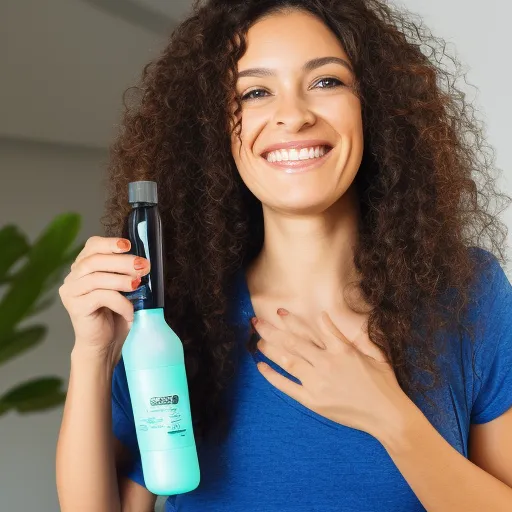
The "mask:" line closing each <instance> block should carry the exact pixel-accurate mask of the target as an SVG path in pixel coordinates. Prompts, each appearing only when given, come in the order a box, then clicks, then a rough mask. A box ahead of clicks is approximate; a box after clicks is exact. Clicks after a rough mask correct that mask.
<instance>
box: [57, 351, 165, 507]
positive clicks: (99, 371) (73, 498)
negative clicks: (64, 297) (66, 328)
mask: <svg viewBox="0 0 512 512" xmlns="http://www.w3.org/2000/svg"><path fill="white" fill-rule="evenodd" d="M111 379H112V363H111V362H110V361H109V360H106V359H105V358H102V357H99V356H98V354H97V352H95V351H91V352H87V351H86V350H77V349H75V350H73V353H72V355H71V375H70V381H69V390H68V396H67V399H66V404H65V407H64V416H63V420H62V426H61V430H60V435H59V440H58V443H57V490H58V495H59V501H60V506H61V510H62V512H81V511H83V512H90V511H91V510H94V511H95V512H132V511H137V512H146V511H147V512H152V511H153V510H154V506H155V501H156V497H155V495H153V494H152V493H150V492H149V491H148V490H147V489H145V488H143V487H141V486H140V485H138V484H136V483H135V482H132V481H131V480H128V479H126V478H121V479H119V482H118V479H117V475H116V465H117V467H119V466H120V465H121V464H122V462H123V460H126V458H127V456H128V455H127V451H126V450H125V449H124V448H123V446H122V445H121V443H119V441H117V440H115V439H114V438H113V435H112V416H111V414H112V411H111Z"/></svg>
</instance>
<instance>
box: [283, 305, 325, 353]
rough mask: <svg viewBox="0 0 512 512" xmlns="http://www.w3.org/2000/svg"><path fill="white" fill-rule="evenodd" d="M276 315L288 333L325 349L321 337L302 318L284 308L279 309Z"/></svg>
mask: <svg viewBox="0 0 512 512" xmlns="http://www.w3.org/2000/svg"><path fill="white" fill-rule="evenodd" d="M277 314H278V315H279V316H280V318H281V320H282V321H283V323H284V324H285V325H286V327H287V329H288V330H289V331H290V332H292V333H293V334H295V335H297V336H299V337H300V338H304V339H307V340H311V341H312V342H313V343H314V344H315V345H317V346H318V347H319V348H322V349H325V343H324V342H323V341H322V339H321V336H319V335H318V334H317V332H316V331H315V329H313V328H312V327H311V326H309V325H308V324H307V323H306V322H305V321H304V320H303V319H302V318H300V317H299V316H297V315H295V314H294V313H291V312H290V311H288V310H287V309H284V308H279V309H278V310H277Z"/></svg>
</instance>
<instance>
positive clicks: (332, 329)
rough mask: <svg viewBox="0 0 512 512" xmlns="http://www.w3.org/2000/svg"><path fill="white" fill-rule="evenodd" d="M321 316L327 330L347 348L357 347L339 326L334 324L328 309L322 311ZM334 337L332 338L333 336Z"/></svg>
mask: <svg viewBox="0 0 512 512" xmlns="http://www.w3.org/2000/svg"><path fill="white" fill-rule="evenodd" d="M321 318H322V321H323V325H324V326H325V328H326V330H327V332H328V333H329V334H330V335H331V336H332V337H334V338H336V340H339V341H338V344H339V342H340V341H341V342H342V343H343V344H344V345H345V346H346V347H347V348H349V347H351V348H356V347H355V346H354V344H353V343H352V342H351V341H350V340H349V339H348V338H347V337H346V336H345V335H344V334H343V333H342V332H341V331H340V330H339V329H338V327H337V326H336V325H335V324H334V322H333V321H332V319H331V317H330V316H329V314H328V313H327V311H322V314H321ZM331 339H332V338H331ZM331 346H332V345H331Z"/></svg>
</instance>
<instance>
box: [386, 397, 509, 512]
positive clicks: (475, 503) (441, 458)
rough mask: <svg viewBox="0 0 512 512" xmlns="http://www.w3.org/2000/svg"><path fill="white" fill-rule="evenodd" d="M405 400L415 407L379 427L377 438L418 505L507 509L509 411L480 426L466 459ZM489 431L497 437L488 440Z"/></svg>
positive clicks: (433, 510) (438, 510)
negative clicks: (379, 431)
mask: <svg viewBox="0 0 512 512" xmlns="http://www.w3.org/2000/svg"><path fill="white" fill-rule="evenodd" d="M410 403H411V407H414V408H415V410H416V412H412V413H408V412H406V411H407V409H404V414H403V415H399V416H398V417H399V418H400V417H401V419H399V420H398V421H397V422H396V423H394V426H392V427H391V428H387V429H386V428H385V429H384V430H387V433H384V432H382V436H381V437H380V439H379V440H380V441H381V442H382V444H383V445H384V447H385V448H386V450H387V451H388V453H389V455H390V456H391V458H392V459H393V462H394V463H395V464H396V466H397V468H398V469H399V471H400V472H401V473H402V475H403V476H404V478H405V479H406V480H407V482H408V483H409V485H410V486H411V488H412V490H413V491H414V492H415V494H416V496H417V497H418V499H419V500H420V501H421V503H422V504H423V506H424V507H425V508H426V509H427V510H428V511H429V512H452V511H455V510H464V511H465V512H481V511H483V510H485V511H486V512H508V511H510V510H512V487H510V484H511V483H512V465H511V464H510V463H509V462H508V461H509V460H510V456H511V454H512V444H511V443H510V441H511V440H512V437H511V436H510V434H508V432H510V428H511V427H512V415H511V413H510V412H509V413H506V414H504V415H502V416H501V417H500V418H498V419H496V420H494V422H496V423H495V425H494V427H489V426H488V427H486V428H480V436H479V439H474V440H473V441H472V444H471V451H472V452H473V453H472V457H471V458H472V460H468V459H466V458H465V457H464V456H463V455H461V454H460V453H459V452H458V451H457V450H455V448H453V447H452V446H450V445H449V444H448V442H447V441H445V439H443V437H442V436H441V435H440V434H439V433H438V432H437V430H436V429H435V428H434V427H433V426H432V425H431V424H430V422H429V421H428V419H427V418H426V417H425V416H424V415H423V414H422V413H421V411H420V410H419V409H416V406H415V405H414V404H412V402H410ZM494 422H491V423H494ZM397 425H400V427H398V428H397ZM390 426H391V425H390ZM486 432H487V434H486ZM491 433H492V434H497V435H500V437H499V438H496V439H493V440H491V439H489V434H491ZM473 434H474V431H473ZM498 447H499V448H498ZM478 463H480V464H482V466H483V468H481V467H479V466H478V465H477V464H478Z"/></svg>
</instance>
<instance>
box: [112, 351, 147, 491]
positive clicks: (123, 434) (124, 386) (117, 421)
mask: <svg viewBox="0 0 512 512" xmlns="http://www.w3.org/2000/svg"><path fill="white" fill-rule="evenodd" d="M112 430H113V432H114V436H115V437H116V438H117V439H119V441H121V443H122V444H123V445H124V446H125V447H126V448H128V450H129V451H130V454H131V462H130V463H129V464H128V465H127V466H126V467H124V468H123V471H122V474H123V475H125V476H127V477H128V478H130V480H133V481H134V482H137V483H138V484H140V485H142V486H144V487H145V486H146V485H145V483H144V475H143V474H142V463H141V459H140V451H139V445H138V443H137V435H136V433H135V423H134V420H133V410H132V405H131V402H130V393H129V391H128V381H127V380H126V371H125V368H124V362H123V359H122V358H121V359H120V361H119V363H118V364H117V365H116V367H115V369H114V374H113V376H112Z"/></svg>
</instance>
